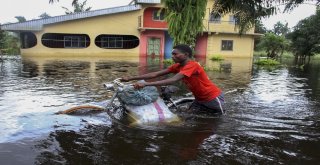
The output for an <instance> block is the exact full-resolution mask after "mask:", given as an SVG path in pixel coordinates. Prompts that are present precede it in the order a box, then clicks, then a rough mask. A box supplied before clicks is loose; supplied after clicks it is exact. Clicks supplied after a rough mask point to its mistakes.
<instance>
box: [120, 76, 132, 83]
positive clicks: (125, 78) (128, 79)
mask: <svg viewBox="0 0 320 165" xmlns="http://www.w3.org/2000/svg"><path fill="white" fill-rule="evenodd" d="M120 81H121V82H128V81H130V77H121V78H120Z"/></svg>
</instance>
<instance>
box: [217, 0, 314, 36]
mask: <svg viewBox="0 0 320 165" xmlns="http://www.w3.org/2000/svg"><path fill="white" fill-rule="evenodd" d="M305 2H309V3H310V2H315V3H316V4H317V5H320V0H278V1H275V0H215V3H214V5H213V10H214V11H215V12H218V13H220V14H227V13H233V14H234V15H235V17H236V18H237V19H238V21H237V22H236V27H238V28H239V32H240V33H244V32H246V31H247V30H249V29H250V28H252V27H254V24H255V21H256V20H257V19H259V18H264V17H268V16H270V15H274V14H277V12H278V11H279V10H280V8H279V6H282V5H285V9H284V11H283V12H288V11H291V10H292V9H293V8H295V7H297V6H298V5H299V4H303V3H305Z"/></svg>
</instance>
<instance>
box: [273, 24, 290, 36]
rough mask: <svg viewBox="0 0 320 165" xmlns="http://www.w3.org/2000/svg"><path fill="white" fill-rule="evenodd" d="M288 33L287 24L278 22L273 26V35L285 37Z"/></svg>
mask: <svg viewBox="0 0 320 165" xmlns="http://www.w3.org/2000/svg"><path fill="white" fill-rule="evenodd" d="M289 32H290V28H289V27H288V23H286V24H283V23H281V22H280V21H278V22H277V23H276V24H274V25H273V33H274V34H276V35H278V36H286V35H287V34H288V33H289Z"/></svg>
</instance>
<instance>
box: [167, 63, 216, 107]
mask: <svg viewBox="0 0 320 165" xmlns="http://www.w3.org/2000/svg"><path fill="white" fill-rule="evenodd" d="M168 70H169V72H170V73H180V74H183V75H184V76H185V77H184V78H183V79H182V81H183V82H184V83H185V84H186V85H187V87H188V88H189V90H190V91H191V92H192V94H193V95H194V97H195V98H196V99H197V100H198V101H210V100H212V99H214V98H216V97H217V96H219V95H220V93H221V90H220V89H219V88H218V87H217V86H216V85H215V84H214V83H213V82H211V81H210V79H209V78H208V76H207V74H206V73H205V71H204V70H203V68H202V67H201V66H200V64H199V63H198V62H196V61H189V62H188V63H187V64H186V65H185V66H180V64H179V63H176V64H173V65H171V66H170V67H169V68H168Z"/></svg>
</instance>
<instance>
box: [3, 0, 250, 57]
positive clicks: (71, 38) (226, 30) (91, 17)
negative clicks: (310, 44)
mask: <svg viewBox="0 0 320 165" xmlns="http://www.w3.org/2000/svg"><path fill="white" fill-rule="evenodd" d="M133 2H134V3H130V4H129V5H127V6H120V7H114V8H106V9H101V10H94V11H88V12H82V13H75V14H70V15H61V16H56V17H51V18H46V19H37V20H31V21H27V22H22V23H12V24H4V25H1V29H2V30H6V31H12V32H18V33H19V34H20V38H21V54H22V55H23V56H46V57H47V56H88V57H90V56H133V57H134V56H137V57H138V56H140V57H145V56H159V57H160V58H162V59H166V58H170V57H171V50H172V43H173V39H172V38H171V37H170V36H169V34H168V29H167V23H166V22H165V21H164V15H163V13H162V12H161V13H159V12H158V11H159V9H161V8H162V7H163V4H161V1H160V0H135V1H133ZM212 3H213V2H212V1H209V2H208V5H207V9H208V11H207V13H206V16H205V18H204V20H203V24H204V33H203V34H202V35H199V37H198V38H197V41H196V56H198V57H207V56H210V55H221V56H225V57H252V55H253V43H254V37H255V36H256V34H254V30H253V29H251V30H250V31H248V32H247V33H246V34H244V35H242V36H239V34H238V31H237V30H236V29H235V26H234V23H235V19H234V17H233V16H232V15H226V16H221V15H220V14H219V13H214V12H211V8H212ZM161 11H164V10H161Z"/></svg>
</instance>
